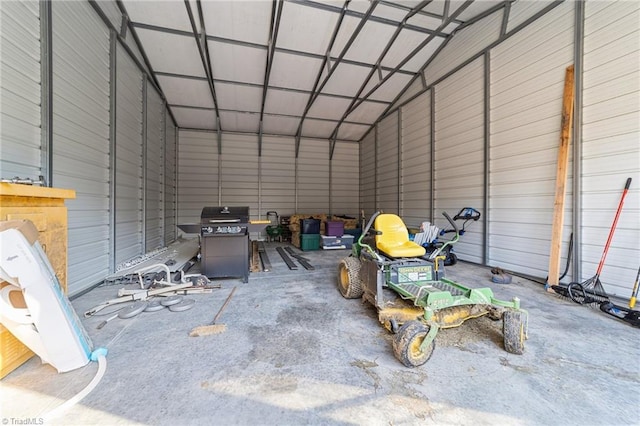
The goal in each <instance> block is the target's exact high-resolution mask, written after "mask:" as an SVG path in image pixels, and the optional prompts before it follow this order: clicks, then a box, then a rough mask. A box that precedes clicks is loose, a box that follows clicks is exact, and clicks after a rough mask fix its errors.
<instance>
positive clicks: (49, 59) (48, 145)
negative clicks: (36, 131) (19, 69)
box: [40, 0, 53, 186]
mask: <svg viewBox="0 0 640 426" xmlns="http://www.w3.org/2000/svg"><path fill="white" fill-rule="evenodd" d="M51 7H52V3H51V2H50V1H48V0H40V63H41V66H40V80H41V83H40V96H41V101H40V102H41V107H40V120H41V129H42V130H41V132H42V133H41V135H40V140H41V145H42V148H41V150H40V165H41V173H42V176H43V178H44V180H45V185H48V186H53V32H52V20H53V17H52V14H51Z"/></svg>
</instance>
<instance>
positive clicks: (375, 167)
mask: <svg viewBox="0 0 640 426" xmlns="http://www.w3.org/2000/svg"><path fill="white" fill-rule="evenodd" d="M379 125H380V123H378V124H376V128H375V133H374V134H373V136H374V138H373V211H372V212H371V213H375V212H376V211H377V210H378V127H379Z"/></svg>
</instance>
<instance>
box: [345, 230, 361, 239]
mask: <svg viewBox="0 0 640 426" xmlns="http://www.w3.org/2000/svg"><path fill="white" fill-rule="evenodd" d="M344 233H345V234H346V235H351V236H353V241H358V238H360V235H361V234H362V229H361V228H355V229H345V230H344Z"/></svg>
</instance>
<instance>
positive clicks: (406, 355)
mask: <svg viewBox="0 0 640 426" xmlns="http://www.w3.org/2000/svg"><path fill="white" fill-rule="evenodd" d="M429 329H430V328H429V326H428V325H426V324H424V323H423V322H421V321H409V322H406V323H404V324H403V325H402V327H400V329H399V330H398V333H397V334H395V335H394V337H393V353H394V355H395V356H396V358H397V359H398V361H400V362H401V363H402V364H404V366H405V367H419V366H421V365H422V364H424V363H426V362H427V361H429V358H431V355H433V350H434V349H435V347H436V342H435V340H434V341H432V342H431V344H430V345H429V346H428V347H427V349H426V350H425V351H422V350H420V346H421V345H422V342H424V339H425V338H426V337H427V334H428V333H429Z"/></svg>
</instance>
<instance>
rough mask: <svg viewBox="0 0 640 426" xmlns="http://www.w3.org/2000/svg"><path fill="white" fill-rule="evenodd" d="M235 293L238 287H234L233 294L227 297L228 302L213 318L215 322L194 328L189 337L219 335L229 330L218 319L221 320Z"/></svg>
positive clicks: (225, 302)
mask: <svg viewBox="0 0 640 426" xmlns="http://www.w3.org/2000/svg"><path fill="white" fill-rule="evenodd" d="M235 292H236V287H234V288H233V290H231V293H229V295H228V296H227V300H225V301H224V303H223V304H222V307H221V308H220V310H219V311H218V313H217V314H216V316H215V317H214V318H213V322H212V323H211V324H209V325H200V326H198V327H196V328H194V329H193V330H191V332H190V333H189V336H190V337H198V336H208V335H210V334H219V333H222V332H224V331H225V330H226V329H227V325H226V324H218V323H217V322H218V319H219V318H220V315H222V311H224V308H226V307H227V305H228V304H229V301H230V300H231V298H232V297H233V293H235Z"/></svg>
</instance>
